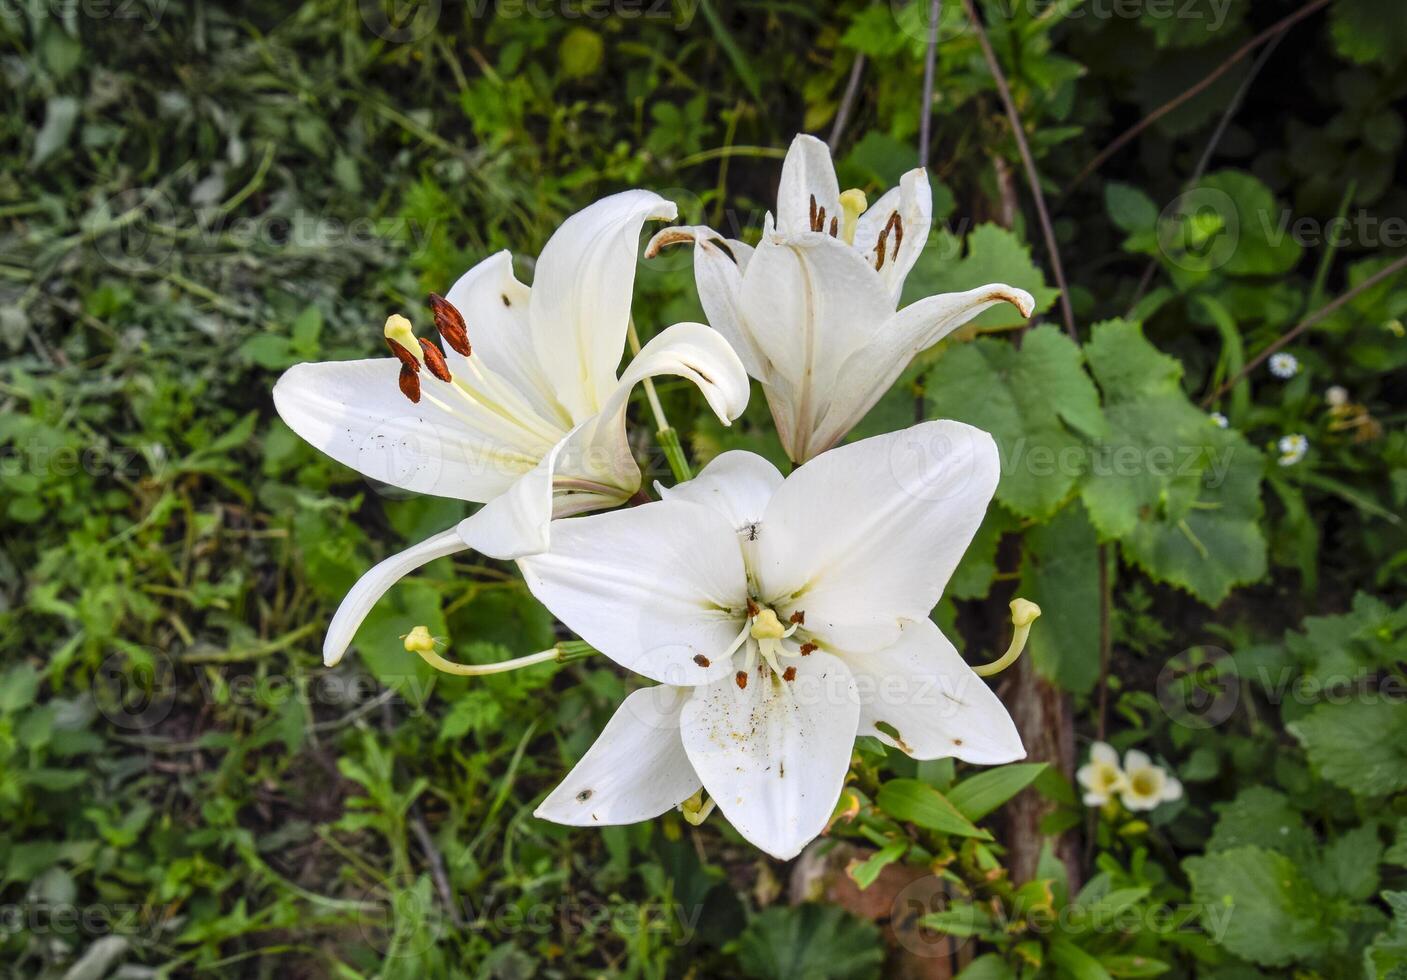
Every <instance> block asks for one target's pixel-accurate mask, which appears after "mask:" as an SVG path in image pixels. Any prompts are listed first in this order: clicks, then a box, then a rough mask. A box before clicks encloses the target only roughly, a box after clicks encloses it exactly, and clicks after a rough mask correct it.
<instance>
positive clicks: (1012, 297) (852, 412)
mask: <svg viewBox="0 0 1407 980" xmlns="http://www.w3.org/2000/svg"><path fill="white" fill-rule="evenodd" d="M998 303H1011V304H1012V305H1014V306H1015V307H1016V308H1017V309H1019V310H1020V311H1021V313H1022V315H1023V316H1030V315H1031V311H1032V309H1033V307H1034V305H1035V304H1034V300H1032V298H1031V294H1030V293H1028V292H1026V291H1025V290H1024V289H1017V288H1016V287H1015V286H1007V285H1004V284H1002V283H995V284H993V285H990V286H982V287H979V288H978V289H971V290H968V291H967V292H965V293H944V294H942V295H939V296H930V297H928V298H927V299H921V300H919V301H918V302H917V303H911V304H910V305H908V306H906V307H904V308H903V309H902V310H900V311H899V312H898V313H895V314H894V315H893V316H892V317H890V318H888V320H887V321H886V322H885V323H883V324H882V325H881V326H880V327H879V329H878V330H876V331H875V334H874V336H873V337H872V338H871V339H870V340H869V342H868V343H866V344H865V345H864V346H862V347H861V348H860V349H858V350H856V351H855V352H854V353H852V354H851V355H850V356H849V357H848V358H847V359H846V360H845V363H844V364H843V365H841V367H840V369H839V371H838V378H839V381H838V383H837V385H836V388H835V391H834V393H833V395H832V397H831V399H830V402H829V404H828V406H827V409H826V413H825V415H824V416H823V417H822V418H821V419H820V422H819V423H818V424H817V425H816V427H815V429H816V431H815V432H814V434H813V435H812V437H811V442H810V445H809V447H808V448H809V450H810V452H811V454H812V455H815V454H816V453H820V452H824V451H825V450H827V449H829V448H830V447H831V446H833V445H835V444H836V443H837V442H839V441H840V440H841V439H843V438H845V435H846V433H848V432H849V431H850V430H851V429H853V428H854V427H855V426H856V425H857V424H859V422H860V420H861V419H863V418H864V417H865V413H866V412H868V411H869V410H870V409H871V408H873V407H874V405H875V403H876V402H878V401H879V400H880V398H882V397H884V393H885V392H887V391H888V390H889V388H890V386H891V385H893V384H894V382H895V381H896V380H897V379H898V377H899V375H901V374H903V373H904V369H905V368H907V367H908V366H909V362H910V361H912V360H913V358H914V356H915V355H916V354H919V353H921V352H922V351H925V350H927V349H928V348H930V347H932V346H933V345H934V344H936V343H938V341H940V340H942V339H943V338H944V337H946V336H947V335H948V334H950V333H952V332H953V331H954V330H956V329H958V328H959V327H961V326H963V325H964V324H966V323H969V322H971V321H972V319H973V318H974V317H976V316H978V315H980V314H981V313H982V312H983V311H985V310H988V309H990V308H991V307H993V306H996V305H997V304H998Z"/></svg>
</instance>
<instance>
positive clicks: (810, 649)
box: [801, 643, 816, 657]
mask: <svg viewBox="0 0 1407 980" xmlns="http://www.w3.org/2000/svg"><path fill="white" fill-rule="evenodd" d="M815 651H816V644H814V643H803V644H801V655H802V656H803V657H809V656H811V654H812V653H814V652H815Z"/></svg>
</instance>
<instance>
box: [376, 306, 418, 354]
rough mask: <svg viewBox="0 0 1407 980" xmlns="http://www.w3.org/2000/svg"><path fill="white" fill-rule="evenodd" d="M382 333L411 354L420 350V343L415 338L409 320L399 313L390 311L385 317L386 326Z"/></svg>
mask: <svg viewBox="0 0 1407 980" xmlns="http://www.w3.org/2000/svg"><path fill="white" fill-rule="evenodd" d="M383 335H384V336H385V338H386V339H387V340H394V341H395V342H396V343H398V344H400V345H401V346H402V347H404V348H405V349H406V350H408V351H410V352H411V353H412V354H415V353H419V351H420V343H419V342H418V341H417V340H416V339H415V331H414V330H412V329H411V326H410V321H409V320H407V319H406V318H405V317H403V316H401V315H400V314H399V313H392V314H391V315H390V316H388V317H387V318H386V328H385V330H384V331H383Z"/></svg>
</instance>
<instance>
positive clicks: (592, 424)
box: [560, 323, 749, 497]
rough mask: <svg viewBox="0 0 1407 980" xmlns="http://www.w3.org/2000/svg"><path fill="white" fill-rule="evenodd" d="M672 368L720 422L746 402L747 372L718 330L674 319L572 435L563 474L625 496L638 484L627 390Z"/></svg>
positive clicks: (727, 421)
mask: <svg viewBox="0 0 1407 980" xmlns="http://www.w3.org/2000/svg"><path fill="white" fill-rule="evenodd" d="M666 374H672V375H677V376H678V377H681V378H685V379H687V380H689V381H692V382H693V383H694V384H695V385H697V386H698V388H699V391H701V392H702V393H703V396H704V400H705V401H707V402H708V406H709V408H711V409H713V412H714V414H715V415H717V416H718V420H719V421H720V422H722V423H723V424H724V425H729V424H731V422H732V420H733V419H735V418H737V417H738V416H739V415H741V414H742V413H743V409H745V408H747V399H748V391H749V389H748V380H747V372H746V371H744V370H743V365H742V362H741V361H740V360H738V355H737V354H736V353H734V352H733V348H732V347H730V346H728V342H727V341H726V340H724V339H723V337H722V335H721V334H719V333H718V331H716V330H714V329H712V328H710V327H708V326H706V325H704V324H702V323H676V324H674V325H673V326H669V327H666V328H665V329H663V330H661V331H660V332H659V333H658V334H656V335H655V336H654V337H652V338H650V341H649V343H647V344H646V345H645V346H644V347H643V348H641V350H640V353H639V354H637V355H636V356H635V359H634V360H632V361H631V362H630V365H629V366H628V367H627V368H626V369H625V373H624V374H622V375H621V376H620V381H618V382H616V386H615V389H614V390H613V391H612V392H611V393H610V395H609V396H608V397H607V398H606V399H605V401H604V402H603V403H602V406H601V413H600V414H599V415H597V416H596V417H594V418H592V419H589V420H588V421H587V422H586V423H584V424H583V425H582V426H581V427H580V429H579V430H578V431H577V433H576V434H575V435H574V436H573V437H572V438H571V440H570V443H569V445H568V448H567V450H566V453H565V455H564V457H563V459H562V462H561V464H560V469H561V471H562V472H563V473H564V474H570V475H573V476H580V477H581V478H583V479H584V480H586V481H589V482H592V483H597V484H602V485H605V486H608V487H618V488H620V489H621V490H622V491H623V493H624V495H625V497H629V496H630V495H631V494H632V493H634V492H635V491H636V490H637V489H639V487H640V469H639V467H638V465H637V464H636V462H635V456H634V454H633V453H632V452H631V450H630V444H629V442H628V441H627V437H626V431H625V410H626V406H627V405H628V403H629V401H630V393H631V391H632V390H633V389H634V388H635V386H636V385H637V384H639V383H640V382H641V381H643V380H644V379H646V378H656V377H659V376H661V375H666Z"/></svg>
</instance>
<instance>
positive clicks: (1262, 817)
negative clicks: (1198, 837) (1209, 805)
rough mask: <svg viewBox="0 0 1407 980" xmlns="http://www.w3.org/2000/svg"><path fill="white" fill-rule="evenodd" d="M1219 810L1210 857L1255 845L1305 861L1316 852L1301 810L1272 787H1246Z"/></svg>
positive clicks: (1311, 835) (1209, 851)
mask: <svg viewBox="0 0 1407 980" xmlns="http://www.w3.org/2000/svg"><path fill="white" fill-rule="evenodd" d="M1216 809H1217V810H1218V812H1219V814H1220V815H1219V816H1218V818H1217V822H1216V826H1215V827H1214V828H1213V829H1212V836H1211V837H1210V839H1208V841H1207V853H1208V854H1210V853H1212V852H1214V851H1227V850H1231V849H1233V848H1237V847H1245V846H1247V845H1254V846H1257V847H1262V848H1265V849H1266V850H1270V851H1279V852H1280V853H1281V854H1284V855H1285V856H1286V857H1290V858H1294V859H1295V860H1303V859H1307V858H1308V857H1309V856H1310V854H1312V853H1313V851H1314V847H1315V841H1314V835H1313V834H1312V833H1311V832H1310V830H1309V828H1308V827H1306V826H1305V823H1304V819H1303V818H1302V817H1301V816H1300V814H1299V811H1298V810H1296V809H1295V808H1294V806H1292V805H1291V803H1290V798H1289V797H1288V796H1286V795H1285V794H1284V793H1281V792H1279V791H1278V790H1274V789H1271V788H1270V787H1269V786H1250V787H1247V788H1246V789H1243V790H1241V792H1240V793H1238V794H1237V795H1236V798H1235V799H1234V800H1232V801H1231V802H1229V803H1222V804H1220V805H1218V806H1217V808H1216Z"/></svg>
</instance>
